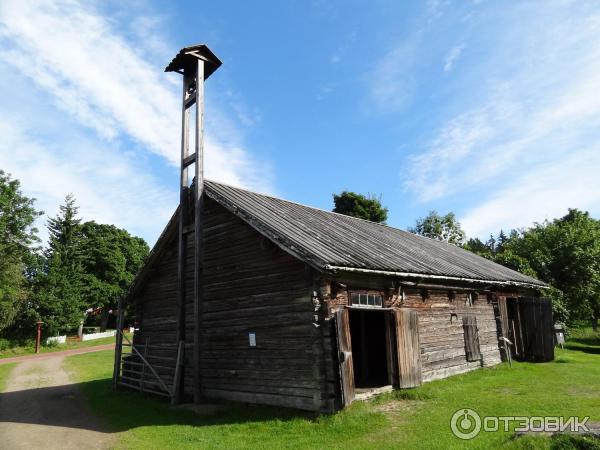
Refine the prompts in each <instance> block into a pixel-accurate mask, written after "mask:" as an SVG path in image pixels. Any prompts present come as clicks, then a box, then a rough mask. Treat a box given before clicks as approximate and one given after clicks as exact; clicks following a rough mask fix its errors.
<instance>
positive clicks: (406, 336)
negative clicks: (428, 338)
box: [394, 308, 422, 388]
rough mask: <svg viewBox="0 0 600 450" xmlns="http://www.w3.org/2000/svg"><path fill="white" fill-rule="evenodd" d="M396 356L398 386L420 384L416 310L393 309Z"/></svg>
mask: <svg viewBox="0 0 600 450" xmlns="http://www.w3.org/2000/svg"><path fill="white" fill-rule="evenodd" d="M394 318H395V319H396V345H397V358H398V386H399V387H400V388H411V387H416V386H419V385H421V382H422V376H421V348H420V345H419V319H418V314H417V312H416V311H414V310H411V309H407V308H400V309H396V310H395V311H394Z"/></svg>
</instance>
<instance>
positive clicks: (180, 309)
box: [174, 74, 193, 401]
mask: <svg viewBox="0 0 600 450" xmlns="http://www.w3.org/2000/svg"><path fill="white" fill-rule="evenodd" d="M192 81H193V76H192V75H190V74H184V76H183V94H182V108H181V174H180V175H181V177H180V193H179V243H178V260H177V291H178V292H177V294H178V295H177V331H176V337H177V342H179V341H183V340H185V259H186V247H187V242H186V238H185V234H184V232H183V231H184V228H185V226H186V225H187V222H188V201H189V189H188V183H189V177H188V170H187V167H186V166H185V165H184V161H185V160H186V158H188V156H189V153H190V138H189V124H190V112H189V110H188V109H187V108H186V107H185V102H186V95H187V91H188V88H189V86H190V84H191V82H192ZM180 376H181V377H182V378H183V373H182V374H181V375H180ZM177 385H178V386H181V389H180V390H178V392H175V393H174V395H175V397H176V401H179V400H180V397H181V391H182V390H183V383H177Z"/></svg>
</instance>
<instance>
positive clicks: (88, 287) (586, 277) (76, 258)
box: [0, 170, 600, 337]
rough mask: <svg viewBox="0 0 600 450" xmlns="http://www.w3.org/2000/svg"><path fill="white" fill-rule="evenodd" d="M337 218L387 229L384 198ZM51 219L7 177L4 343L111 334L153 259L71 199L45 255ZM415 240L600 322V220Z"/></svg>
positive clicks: (578, 217)
mask: <svg viewBox="0 0 600 450" xmlns="http://www.w3.org/2000/svg"><path fill="white" fill-rule="evenodd" d="M333 201H334V208H333V211H334V212H337V213H340V214H346V215H350V216H354V217H358V218H361V219H364V220H370V221H373V222H378V223H385V221H386V220H387V216H388V210H387V209H386V208H385V207H384V206H383V205H382V203H381V197H375V196H373V195H369V196H364V195H361V194H357V193H354V192H349V191H343V192H341V193H339V194H334V196H333ZM42 215H43V212H41V211H38V210H37V209H36V207H35V199H33V198H29V197H27V196H26V195H24V194H23V192H22V191H21V187H20V183H19V181H18V180H15V179H12V178H11V177H10V175H8V174H6V173H5V172H3V171H1V170H0V337H2V336H8V337H30V336H32V335H33V330H34V329H35V326H36V322H37V321H38V320H41V321H43V322H44V325H43V330H44V334H45V335H46V336H51V335H56V334H58V333H64V332H69V331H73V330H74V329H76V328H78V327H80V326H81V324H82V323H84V322H86V323H88V324H93V325H98V326H100V327H102V328H104V327H106V326H107V324H108V320H109V312H110V310H111V309H113V308H115V307H116V304H117V301H118V299H119V297H121V296H123V295H124V294H125V293H126V291H127V289H128V288H129V286H130V284H131V283H132V282H133V279H134V277H135V275H136V273H137V272H138V270H139V268H140V267H141V266H142V264H143V262H144V260H145V258H146V257H147V255H148V252H149V248H148V245H147V244H146V242H145V241H144V240H143V239H142V238H139V237H135V236H132V235H130V234H129V233H128V232H127V231H126V230H123V229H119V228H117V227H115V226H114V225H106V224H99V223H96V222H94V221H88V222H82V220H81V218H80V217H79V215H78V208H77V205H76V200H75V198H74V197H73V196H72V195H67V196H66V198H65V201H64V203H63V204H62V205H61V206H60V211H59V213H58V215H57V216H56V217H52V218H49V219H48V220H47V224H46V227H47V231H48V241H47V243H46V244H45V245H44V246H42V245H41V242H40V239H39V237H38V230H37V229H36V228H35V227H34V223H35V221H36V220H37V219H38V218H39V217H40V216H42ZM409 231H411V232H413V233H416V234H420V235H423V236H426V237H429V238H432V239H437V240H441V241H445V242H449V243H451V244H454V245H457V246H459V247H462V248H464V249H466V250H469V251H471V252H474V253H476V254H478V255H480V256H483V257H484V258H488V259H490V260H492V261H495V262H497V263H499V264H502V265H504V266H506V267H509V268H511V269H514V270H517V271H519V272H521V273H524V274H526V275H531V276H533V277H535V278H538V279H540V280H542V281H544V282H546V283H548V284H549V285H551V286H552V288H551V289H550V290H548V291H547V292H546V293H545V294H544V295H547V296H550V297H551V298H552V299H553V307H554V313H555V318H556V319H559V320H562V321H565V322H567V323H569V324H575V323H577V322H581V321H591V323H592V325H593V326H594V327H595V328H596V327H597V324H598V319H599V318H600V221H598V220H596V219H594V218H592V217H591V216H590V215H589V214H588V213H587V212H583V211H579V210H577V209H571V210H569V213H568V214H567V215H565V216H564V217H561V218H557V219H554V220H552V221H544V222H542V223H535V224H533V226H531V227H530V228H528V229H515V230H510V231H509V232H508V233H505V232H504V231H503V230H500V232H499V233H498V234H497V235H491V236H490V238H489V239H488V240H487V241H485V242H484V241H482V240H480V239H478V238H470V239H467V237H466V234H465V232H464V231H463V230H462V228H461V226H460V223H459V222H458V220H457V219H456V217H455V215H454V214H453V213H451V212H450V213H448V214H445V215H440V214H438V213H437V212H436V211H431V212H430V213H429V214H428V215H427V216H426V217H423V218H420V219H418V220H417V221H416V223H415V225H414V227H411V228H410V229H409Z"/></svg>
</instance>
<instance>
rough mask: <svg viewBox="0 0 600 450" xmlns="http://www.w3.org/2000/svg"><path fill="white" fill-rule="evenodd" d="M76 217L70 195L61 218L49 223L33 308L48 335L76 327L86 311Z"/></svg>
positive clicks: (78, 227)
mask: <svg viewBox="0 0 600 450" xmlns="http://www.w3.org/2000/svg"><path fill="white" fill-rule="evenodd" d="M77 213H78V208H77V207H76V206H75V198H74V197H73V195H71V194H69V195H67V196H66V197H65V203H64V205H61V206H60V212H59V214H58V216H56V217H55V218H51V219H49V220H48V225H47V228H48V233H49V242H48V248H47V250H46V251H45V257H46V264H45V270H44V271H43V273H41V274H40V275H39V276H38V280H37V282H36V295H35V305H34V309H35V313H36V315H37V317H38V318H39V319H41V320H42V321H43V322H44V323H45V325H44V330H45V334H47V335H50V334H55V333H61V332H65V331H69V330H70V329H73V328H75V327H77V326H78V325H79V322H80V321H81V320H82V319H83V317H84V312H85V309H86V306H85V302H84V299H83V295H82V293H83V287H82V280H83V274H82V256H81V219H79V218H77Z"/></svg>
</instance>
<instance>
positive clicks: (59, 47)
mask: <svg viewBox="0 0 600 450" xmlns="http://www.w3.org/2000/svg"><path fill="white" fill-rule="evenodd" d="M96 6H97V5H95V4H94V3H90V2H80V1H78V0H56V1H55V0H40V1H10V0H9V1H6V2H1V3H0V45H1V48H2V50H0V63H1V64H2V65H4V67H5V69H9V70H11V71H18V72H20V73H21V74H22V76H24V77H27V78H28V79H29V80H30V82H31V83H33V84H34V85H35V86H36V88H37V89H39V91H41V92H43V97H42V98H39V97H38V98H35V99H33V98H32V99H31V101H35V102H37V103H38V104H40V105H43V102H44V101H50V102H52V103H53V105H54V106H53V107H50V106H49V107H48V108H40V111H39V113H41V114H43V113H44V112H48V111H50V110H51V109H52V108H56V109H57V110H58V111H62V114H64V116H65V117H68V118H69V120H68V121H75V122H76V123H77V124H78V125H77V126H78V127H81V128H82V129H88V130H89V131H91V132H92V133H93V134H92V135H90V136H89V140H90V141H92V142H94V143H95V144H96V147H97V148H102V149H103V150H102V151H98V152H95V153H94V152H91V151H89V150H87V149H86V150H85V153H93V155H94V158H97V159H98V160H97V161H96V162H97V164H96V167H111V166H112V165H113V163H114V160H115V159H117V160H119V161H120V164H121V165H122V166H121V169H122V170H125V168H126V166H127V165H129V167H130V169H129V170H131V169H132V168H134V169H135V172H136V173H138V174H139V173H140V172H143V171H144V167H142V166H140V165H139V164H138V165H135V164H132V163H131V161H128V160H127V159H123V158H122V154H123V153H124V152H125V151H127V152H137V155H138V156H141V158H138V159H140V160H141V161H144V160H146V157H147V156H148V155H155V158H156V157H158V158H159V159H162V160H163V161H164V162H165V163H167V164H169V165H170V166H171V167H173V166H177V165H178V164H179V145H180V122H179V121H180V117H181V115H180V112H179V111H180V101H179V96H180V89H179V88H178V86H179V82H180V80H179V75H177V74H164V73H163V67H161V66H157V65H155V64H153V63H152V62H151V61H153V60H154V58H152V57H149V56H154V57H157V56H158V57H160V59H164V55H165V54H166V52H167V51H170V53H172V54H174V53H175V51H176V50H177V48H176V47H175V46H173V45H167V43H168V42H169V37H168V35H167V34H166V33H164V32H163V31H162V29H161V26H162V21H161V19H160V18H157V17H153V16H143V15H142V16H137V17H136V18H135V20H133V21H132V22H130V23H129V24H128V27H126V28H123V27H122V26H118V25H119V24H117V22H116V21H115V20H113V19H111V18H108V17H106V16H104V15H102V14H101V13H100V11H99V9H98V8H97V7H96ZM170 56H172V55H170ZM165 62H166V60H165ZM208 108H209V110H208V111H207V133H208V134H207V137H206V173H207V176H208V177H210V178H212V179H216V180H220V181H224V182H227V183H231V184H236V185H241V186H248V187H251V188H253V189H257V190H263V191H270V190H272V185H271V180H272V174H271V173H270V171H269V170H268V165H265V164H262V163H261V162H260V161H257V160H255V159H254V158H253V157H252V156H251V155H250V153H249V152H248V151H247V150H246V149H245V147H244V145H243V138H242V133H241V132H239V130H236V132H235V133H225V132H223V130H224V129H228V130H231V129H232V128H235V127H236V126H235V125H232V122H233V120H232V119H229V118H228V117H227V114H226V113H225V112H223V111H221V110H220V109H219V108H218V106H217V105H214V104H209V105H208ZM213 111H214V114H213ZM7 117H8V115H7V111H3V110H2V108H1V107H0V120H3V121H4V122H3V123H4V125H6V123H8V122H6V120H7ZM217 117H221V118H223V120H219V119H217ZM225 122H227V123H225ZM0 125H2V124H1V123H0ZM21 131H22V133H25V136H27V133H30V132H32V130H31V129H22V130H21ZM72 132H73V131H72V130H68V129H65V130H64V133H65V134H69V133H72ZM92 136H94V139H96V141H94V139H92ZM233 136H235V137H237V138H235V139H234V137H233ZM3 139H4V136H3ZM98 139H99V140H98ZM26 141H27V140H26ZM132 142H133V143H135V145H132V144H131V143H132ZM3 143H5V142H3ZM33 144H35V148H36V152H39V157H38V159H39V160H41V161H44V162H45V163H47V164H48V165H49V166H50V167H53V168H54V169H55V170H56V172H54V173H55V175H57V176H60V178H61V180H62V181H63V182H61V183H60V186H61V190H63V191H64V192H69V191H85V190H86V189H87V190H88V191H89V190H92V186H93V184H92V183H98V184H97V186H98V187H99V188H100V189H106V187H107V182H108V181H110V182H111V183H113V182H114V181H115V180H113V179H111V178H110V177H108V173H107V172H103V171H101V172H99V173H97V174H96V176H95V177H88V176H86V177H79V178H78V172H77V170H76V169H75V168H74V165H73V164H67V163H66V161H68V158H71V157H74V156H77V155H72V154H69V153H68V152H67V151H65V150H64V149H61V148H58V147H55V146H52V145H50V146H46V145H44V143H43V142H35V143H32V145H30V146H26V147H24V148H25V149H24V150H23V151H24V153H27V151H28V150H27V148H29V149H31V148H33V147H34V145H33ZM127 147H131V148H127ZM6 148H7V147H6V146H5V147H4V148H3V149H0V151H2V152H6V151H7V150H6ZM0 156H2V157H3V161H2V164H3V168H4V169H5V170H10V171H14V172H17V173H18V172H21V171H20V169H19V166H18V161H17V160H15V159H13V158H7V155H6V154H3V155H0ZM79 156H80V157H89V155H79ZM119 158H120V159H119ZM169 170H172V169H169ZM138 176H139V175H138ZM142 178H143V177H142ZM173 179H174V182H175V181H176V177H174V178H173ZM66 180H70V181H73V186H71V187H69V185H67V184H66V183H65V182H64V181H66ZM86 180H87V181H86ZM103 180H104V181H103ZM121 181H122V180H121ZM146 181H147V182H146V183H143V184H136V185H131V184H129V185H128V184H127V183H125V184H124V185H123V186H121V188H122V191H123V192H124V191H125V190H126V189H134V191H133V192H139V191H135V189H148V187H149V185H148V183H150V184H152V183H154V184H153V186H154V188H155V189H157V190H158V189H159V188H158V185H157V184H156V182H149V181H148V180H146ZM174 184H175V183H174ZM64 192H63V194H64ZM76 193H77V192H76ZM139 193H141V192H139ZM156 194H157V196H155V199H156V198H158V197H161V196H160V194H158V192H156ZM44 195H45V194H44V193H43V192H40V195H39V196H40V198H41V197H43V196H44ZM140 197H142V196H141V195H140ZM90 198H91V197H90ZM169 198H173V197H169ZM112 200H113V202H112V205H117V204H118V203H115V202H114V201H115V200H117V199H116V198H112ZM163 200H165V199H164V198H163ZM90 201H91V200H90ZM125 202H126V201H125ZM161 205H163V206H164V203H163V204H161ZM88 206H90V207H91V204H90V205H88ZM107 206H108V205H107ZM147 206H148V207H149V208H151V209H152V204H148V205H147ZM163 206H158V205H156V204H155V206H154V209H156V208H162V207H163ZM173 207H174V205H173V204H170V208H171V209H172V208H173ZM135 211H136V213H137V212H139V211H140V210H139V209H135ZM105 212H106V211H105ZM106 216H107V215H106V214H104V217H106ZM142 217H146V216H143V215H142ZM147 218H148V219H149V220H151V219H152V216H147ZM163 218H164V214H160V215H159V216H154V219H153V220H160V221H162V220H163ZM106 220H108V218H107V219H106ZM116 220H117V219H116V218H115V221H116ZM161 225H164V221H163V223H161Z"/></svg>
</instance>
